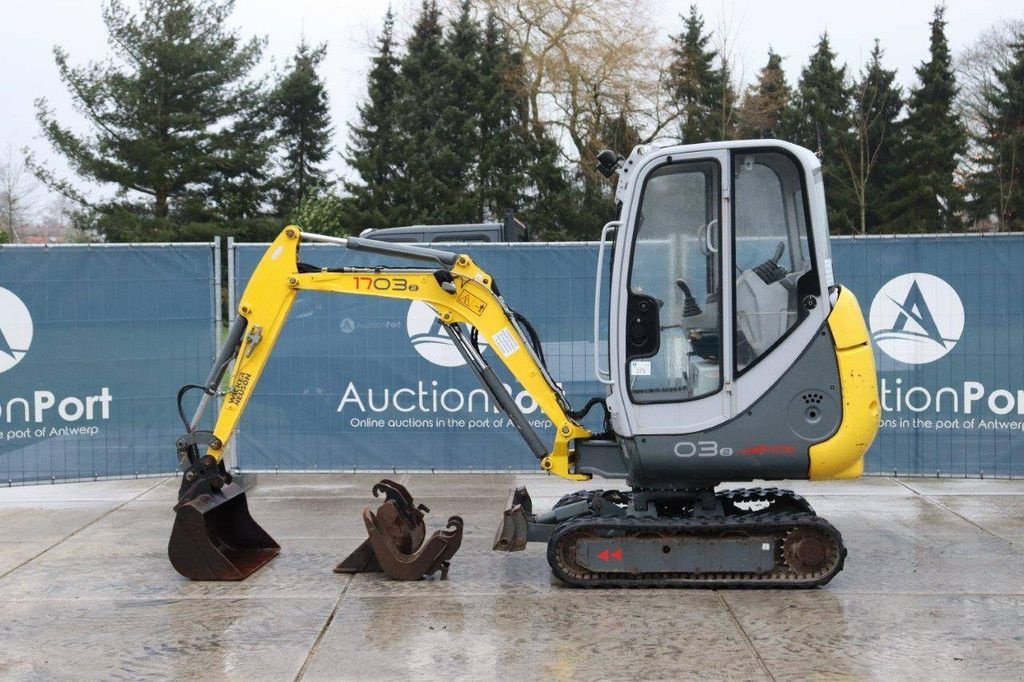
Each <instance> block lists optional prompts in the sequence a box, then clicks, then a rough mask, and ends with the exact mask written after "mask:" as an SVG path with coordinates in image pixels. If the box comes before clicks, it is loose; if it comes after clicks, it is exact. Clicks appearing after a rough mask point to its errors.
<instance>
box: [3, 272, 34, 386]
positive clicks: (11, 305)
mask: <svg viewBox="0 0 1024 682" xmlns="http://www.w3.org/2000/svg"><path fill="white" fill-rule="evenodd" d="M31 345H32V316H31V315H29V312H28V308H26V307H25V304H24V303H22V302H21V299H20V298H18V297H17V296H15V295H14V294H13V293H12V292H10V291H8V290H7V289H4V288H3V287H0V372H6V371H7V370H9V369H10V368H12V367H14V366H15V365H16V364H18V363H19V362H21V359H22V358H23V357H25V354H26V353H28V348H29V346H31Z"/></svg>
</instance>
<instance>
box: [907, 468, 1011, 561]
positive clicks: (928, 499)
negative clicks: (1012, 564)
mask: <svg viewBox="0 0 1024 682" xmlns="http://www.w3.org/2000/svg"><path fill="white" fill-rule="evenodd" d="M897 482H898V483H899V484H900V485H902V486H903V487H905V488H906V489H907V490H911V491H913V492H914V494H916V495H917V496H918V497H920V498H921V499H923V500H924V501H925V502H928V503H929V504H932V505H935V506H936V507H938V508H939V509H942V510H943V511H946V512H949V513H950V514H952V515H953V516H955V517H957V518H958V519H960V520H961V521H964V522H966V523H968V524H970V525H972V526H974V527H975V528H977V529H978V530H980V531H981V532H983V533H986V534H988V535H991V536H992V537H994V538H996V539H997V540H1002V541H1003V542H1005V543H1006V544H1008V545H1010V547H1013V548H1014V549H1016V547H1017V546H1016V545H1015V544H1013V543H1012V542H1010V541H1009V540H1007V539H1006V538H1004V537H1003V536H1001V535H998V534H996V533H993V532H992V531H990V530H989V529H988V528H985V527H984V526H981V525H979V524H977V523H975V522H974V521H971V520H970V519H969V518H967V517H966V516H964V515H963V514H961V513H960V512H958V511H955V510H953V509H950V508H949V507H947V506H946V505H944V504H942V503H941V502H939V501H938V500H936V499H935V498H933V497H931V496H930V495H925V494H924V493H921V492H918V491H917V490H914V489H913V488H911V487H910V486H908V485H906V484H904V483H903V482H902V481H897Z"/></svg>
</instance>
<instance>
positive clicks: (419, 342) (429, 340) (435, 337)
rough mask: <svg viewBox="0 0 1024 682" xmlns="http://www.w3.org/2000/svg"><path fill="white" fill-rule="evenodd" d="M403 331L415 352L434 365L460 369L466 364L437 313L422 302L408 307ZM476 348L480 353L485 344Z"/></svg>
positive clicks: (415, 302) (416, 302) (481, 343)
mask: <svg viewBox="0 0 1024 682" xmlns="http://www.w3.org/2000/svg"><path fill="white" fill-rule="evenodd" d="M405 329H406V331H407V332H408V333H409V338H410V339H411V340H412V347H413V348H415V349H416V352H417V353H419V354H420V355H422V356H423V357H424V358H426V359H427V360H429V361H430V362H432V363H434V364H435V365H439V366H441V367H461V366H462V365H464V364H466V361H465V360H463V358H462V354H461V353H459V349H458V348H456V347H455V342H454V341H452V339H451V337H450V336H448V330H447V329H445V328H444V326H443V325H442V324H441V320H439V319H437V313H435V312H434V309H433V308H431V307H430V306H429V305H427V304H426V303H424V302H423V301H413V302H412V304H411V305H410V306H409V314H408V315H407V316H406V318H405ZM478 348H479V349H480V352H481V353H482V352H483V351H484V349H485V348H487V344H485V343H484V342H483V341H481V342H480V344H479V346H478Z"/></svg>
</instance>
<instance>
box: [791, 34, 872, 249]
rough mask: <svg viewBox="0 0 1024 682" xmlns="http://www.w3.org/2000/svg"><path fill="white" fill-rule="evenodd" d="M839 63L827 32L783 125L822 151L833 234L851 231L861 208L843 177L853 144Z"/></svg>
mask: <svg viewBox="0 0 1024 682" xmlns="http://www.w3.org/2000/svg"><path fill="white" fill-rule="evenodd" d="M835 59H836V53H835V52H833V51H832V47H831V45H830V44H829V39H828V33H824V34H822V36H821V38H820V39H819V40H818V46H817V49H816V50H815V52H814V54H812V55H811V58H810V60H809V61H808V63H807V65H806V66H804V68H803V69H802V70H801V72H800V80H799V82H798V83H797V89H796V93H795V95H794V97H793V100H792V106H791V107H790V109H789V110H788V111H787V112H786V115H785V116H784V125H783V127H784V129H785V137H786V138H787V139H789V140H790V141H792V142H795V143H796V144H799V145H801V146H804V147H807V148H808V149H813V150H817V151H819V152H820V153H821V157H822V161H821V165H822V169H823V172H824V174H825V195H826V202H827V204H828V216H829V223H830V224H831V226H832V229H833V230H836V231H839V230H845V231H852V230H854V229H855V227H854V226H855V225H856V214H857V209H856V204H855V202H854V200H853V196H852V193H851V192H850V191H849V187H848V185H847V184H846V183H845V182H844V178H843V155H844V153H846V150H848V149H849V148H850V145H851V144H852V139H851V135H850V125H849V111H850V88H849V86H848V84H847V82H846V66H845V65H843V66H837V65H836V63H835Z"/></svg>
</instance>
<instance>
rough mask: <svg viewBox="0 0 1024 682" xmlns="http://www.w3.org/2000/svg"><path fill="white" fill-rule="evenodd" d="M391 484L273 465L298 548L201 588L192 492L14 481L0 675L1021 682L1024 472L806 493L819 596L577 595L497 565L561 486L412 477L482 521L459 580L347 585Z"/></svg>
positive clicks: (272, 495) (257, 511) (418, 490)
mask: <svg viewBox="0 0 1024 682" xmlns="http://www.w3.org/2000/svg"><path fill="white" fill-rule="evenodd" d="M379 478H380V476H378V475H357V476H348V475H330V474H322V475H317V476H310V475H292V474H280V475H273V474H263V475H261V476H260V478H259V480H258V485H257V486H256V488H255V489H254V490H253V491H252V492H251V493H250V495H249V499H250V507H251V509H252V513H253V516H254V517H255V518H256V519H257V520H258V521H259V522H260V523H261V524H262V525H263V526H264V528H266V529H267V530H268V531H269V532H270V534H271V535H273V536H274V537H275V539H277V540H278V542H280V543H281V545H282V547H283V549H282V552H281V555H280V556H279V557H278V558H277V559H275V560H274V561H272V562H271V563H269V564H268V565H267V566H265V567H264V568H262V569H260V570H259V571H258V572H257V573H256V574H254V575H253V576H252V577H251V578H249V580H247V581H245V582H240V583H238V582H236V583H196V582H189V581H187V580H185V579H184V578H181V577H180V576H179V575H178V574H177V573H175V572H174V570H173V569H172V568H171V566H170V564H169V563H168V561H167V557H166V545H167V538H168V536H169V533H170V527H171V523H172V520H173V513H172V512H171V506H172V505H173V503H174V499H175V495H176V491H177V481H176V480H174V479H141V480H130V481H101V482H96V483H77V484H70V485H56V486H31V487H23V488H8V489H0V678H3V679H11V678H13V679H72V678H74V679H93V678H103V679H109V678H125V677H130V678H136V677H174V678H186V679H194V678H203V679H246V680H251V679H294V678H302V679H309V680H321V679H345V678H348V679H396V678H415V679H423V678H426V679H442V678H444V679H450V678H458V679H467V678H474V679H480V678H483V679H494V678H502V679H522V678H555V679H595V678H596V679H607V678H644V679H680V678H691V677H709V678H729V679H766V678H767V679H792V678H797V679H805V678H812V677H813V678H819V677H843V678H850V677H854V678H884V679H909V678H922V677H928V678H934V679H952V678H980V679H1021V678H1022V677H1024V481H1005V480H992V481H989V480H986V481H978V480H957V479H906V478H900V479H892V478H866V479H862V480H860V481H856V482H851V483H822V484H815V483H806V482H800V483H795V484H793V486H792V487H793V488H794V489H795V490H796V491H797V492H799V493H800V494H802V495H805V496H807V497H808V498H809V499H810V501H811V503H812V504H813V505H814V507H815V509H816V510H817V511H818V513H819V514H820V515H821V516H824V517H825V518H827V519H829V520H830V521H831V522H832V523H833V524H834V525H835V526H836V527H837V528H838V529H839V530H840V531H841V532H842V533H843V537H844V539H845V541H846V544H847V546H848V548H849V552H850V553H849V557H848V558H847V561H846V568H845V570H844V571H843V572H842V573H840V574H839V575H838V576H837V577H836V578H835V579H834V580H833V581H832V582H831V583H830V584H829V585H828V586H826V587H824V588H822V589H817V590H810V591H783V590H768V591H746V592H745V591H737V590H718V591H696V590H627V591H623V590H619V591H616V590H573V589H569V588H566V587H564V586H563V585H562V584H561V583H559V582H558V581H557V580H555V579H554V578H552V577H551V574H550V571H549V568H548V565H547V559H546V557H545V551H544V547H543V546H532V545H531V546H530V548H529V549H527V551H525V552H519V553H514V554H499V553H495V552H492V551H491V550H490V544H491V541H492V539H493V533H494V528H495V526H496V524H497V521H498V518H499V513H500V511H501V509H502V507H503V505H504V502H505V499H506V496H507V493H508V491H509V490H510V489H511V488H512V487H514V486H515V485H522V484H526V485H527V486H528V487H529V489H530V492H531V494H532V496H533V499H534V504H535V507H536V508H538V509H543V508H545V507H546V506H550V504H551V503H553V502H554V501H555V500H556V499H557V498H558V497H559V496H560V495H561V494H563V493H565V492H569V491H571V490H574V489H577V488H578V486H577V485H575V484H572V483H568V482H563V481H560V480H559V479H555V478H551V477H546V476H541V475H537V476H533V475H528V476H517V475H511V474H509V475H498V474H495V475H407V476H400V477H395V478H396V480H398V481H399V482H401V483H404V484H405V485H406V486H407V487H408V488H409V490H410V491H411V492H412V494H413V495H414V496H415V497H416V500H417V501H418V502H424V503H426V504H427V505H428V506H429V507H430V508H431V509H432V510H433V512H432V513H431V514H428V515H427V521H428V531H432V530H434V529H436V528H439V527H440V526H441V524H442V522H443V521H444V520H445V519H447V517H448V515H449V514H453V513H458V514H460V515H462V517H463V518H464V519H465V521H466V534H465V539H464V541H463V544H462V549H461V551H460V552H459V554H458V555H457V556H456V557H455V559H454V561H453V565H452V569H451V572H450V577H449V580H447V581H440V580H437V579H432V580H425V581H420V582H416V583H395V582H390V581H388V580H387V579H386V578H383V577H382V576H380V575H368V574H364V575H357V576H346V575H336V574H334V573H332V572H331V568H332V567H333V566H334V564H335V563H336V562H337V561H338V560H340V559H341V558H342V557H343V556H344V555H346V554H347V553H348V552H350V551H351V550H352V549H354V548H355V547H356V546H357V545H358V544H359V542H360V541H361V539H362V538H363V537H364V536H365V530H364V529H363V526H362V521H361V520H360V518H359V514H360V511H361V510H362V508H363V507H364V506H367V505H369V504H372V500H373V498H372V497H371V496H370V494H369V489H370V486H371V485H372V484H373V483H374V482H376V480H378V479H379Z"/></svg>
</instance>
